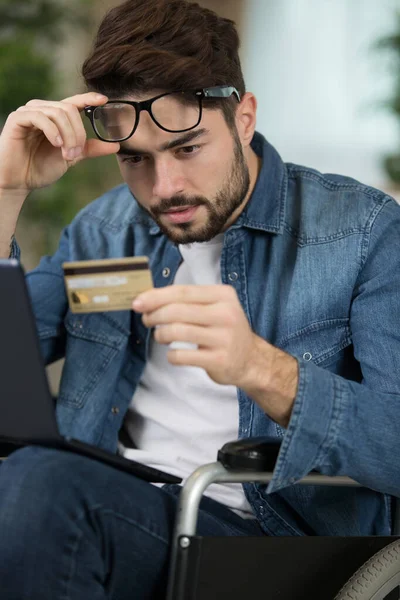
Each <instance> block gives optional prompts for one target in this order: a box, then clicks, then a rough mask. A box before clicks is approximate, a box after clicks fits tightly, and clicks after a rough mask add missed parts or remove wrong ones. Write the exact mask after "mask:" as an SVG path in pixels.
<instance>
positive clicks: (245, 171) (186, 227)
mask: <svg viewBox="0 0 400 600" xmlns="http://www.w3.org/2000/svg"><path fill="white" fill-rule="evenodd" d="M233 139H234V142H235V149H234V156H233V159H232V164H231V167H230V169H229V172H228V173H227V175H226V177H225V180H224V183H223V184H222V186H221V189H220V190H219V191H218V192H217V194H216V195H215V198H214V200H209V199H208V198H205V197H204V196H192V197H187V196H184V195H179V196H173V197H172V198H169V199H168V200H162V201H161V202H160V204H159V206H157V208H153V209H152V210H147V209H144V210H146V212H147V213H148V214H149V215H150V216H151V218H152V219H153V220H154V221H155V222H156V223H157V225H158V226H159V228H160V229H161V231H162V232H163V233H164V234H165V235H166V236H167V237H168V238H169V239H170V240H171V242H173V243H175V244H193V243H194V242H208V241H210V240H212V239H213V238H214V237H215V236H216V235H218V234H219V233H221V232H222V231H223V229H224V227H225V225H226V224H227V222H228V220H229V219H230V217H231V216H232V215H233V213H234V212H235V211H236V210H237V209H238V208H239V207H240V205H241V204H242V203H243V201H244V200H245V198H246V196H247V193H248V191H249V188H250V174H249V168H248V166H247V163H246V160H245V157H244V154H243V150H242V145H241V143H240V140H239V136H238V134H237V132H236V131H235V132H234V133H233ZM181 206H185V207H188V206H204V207H205V208H206V210H207V217H206V222H205V223H203V224H202V225H200V226H199V225H198V224H196V221H195V220H193V222H192V221H189V222H187V223H174V224H172V225H166V224H165V223H164V222H163V221H162V213H163V212H165V211H167V210H170V209H172V208H178V207H181ZM143 208H144V207H143Z"/></svg>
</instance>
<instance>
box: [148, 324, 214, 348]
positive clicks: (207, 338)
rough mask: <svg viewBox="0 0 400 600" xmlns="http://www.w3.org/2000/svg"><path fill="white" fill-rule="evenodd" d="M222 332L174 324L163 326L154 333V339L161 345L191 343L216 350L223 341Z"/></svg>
mask: <svg viewBox="0 0 400 600" xmlns="http://www.w3.org/2000/svg"><path fill="white" fill-rule="evenodd" d="M222 338H223V335H221V331H220V330H217V329H215V328H214V327H213V328H211V327H210V328H208V327H199V326H197V325H188V324H186V323H173V324H172V325H163V326H162V327H158V328H157V329H156V330H155V332H154V339H155V340H156V341H157V342H158V343H159V344H172V342H189V343H190V344H197V345H198V346H202V347H207V348H214V347H216V346H220V345H221V342H222V341H223V339H222Z"/></svg>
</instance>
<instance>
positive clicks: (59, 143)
mask: <svg viewBox="0 0 400 600" xmlns="http://www.w3.org/2000/svg"><path fill="white" fill-rule="evenodd" d="M56 144H58V145H59V146H62V145H63V139H62V137H61V136H60V135H58V136H57V137H56Z"/></svg>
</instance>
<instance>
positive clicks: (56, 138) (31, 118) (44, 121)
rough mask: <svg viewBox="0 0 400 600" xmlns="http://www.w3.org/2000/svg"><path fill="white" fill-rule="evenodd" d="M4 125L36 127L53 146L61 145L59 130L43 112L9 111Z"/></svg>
mask: <svg viewBox="0 0 400 600" xmlns="http://www.w3.org/2000/svg"><path fill="white" fill-rule="evenodd" d="M6 125H11V126H14V125H17V126H19V127H23V128H27V129H32V127H36V129H39V131H42V133H43V135H44V136H45V137H46V138H47V140H48V141H49V142H50V144H52V145H53V146H55V147H60V146H61V145H62V138H61V132H60V130H59V129H58V127H57V125H56V124H55V123H54V122H53V121H52V120H51V119H49V118H48V117H47V116H46V115H44V114H43V113H40V112H37V111H34V110H32V111H30V110H26V111H23V112H22V111H21V112H18V111H15V112H14V113H11V115H10V116H9V118H8V119H7V123H6Z"/></svg>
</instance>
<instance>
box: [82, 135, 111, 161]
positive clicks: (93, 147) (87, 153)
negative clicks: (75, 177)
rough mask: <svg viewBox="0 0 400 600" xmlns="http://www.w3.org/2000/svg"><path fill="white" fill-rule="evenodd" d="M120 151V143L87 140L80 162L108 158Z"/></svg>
mask: <svg viewBox="0 0 400 600" xmlns="http://www.w3.org/2000/svg"><path fill="white" fill-rule="evenodd" d="M119 149H120V144H119V143H117V142H116V143H110V142H102V141H101V140H96V139H89V140H86V143H85V146H84V148H83V152H82V154H81V156H79V157H78V161H81V160H84V159H85V158H97V157H99V156H108V155H109V154H116V153H117V152H118V150H119Z"/></svg>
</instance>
